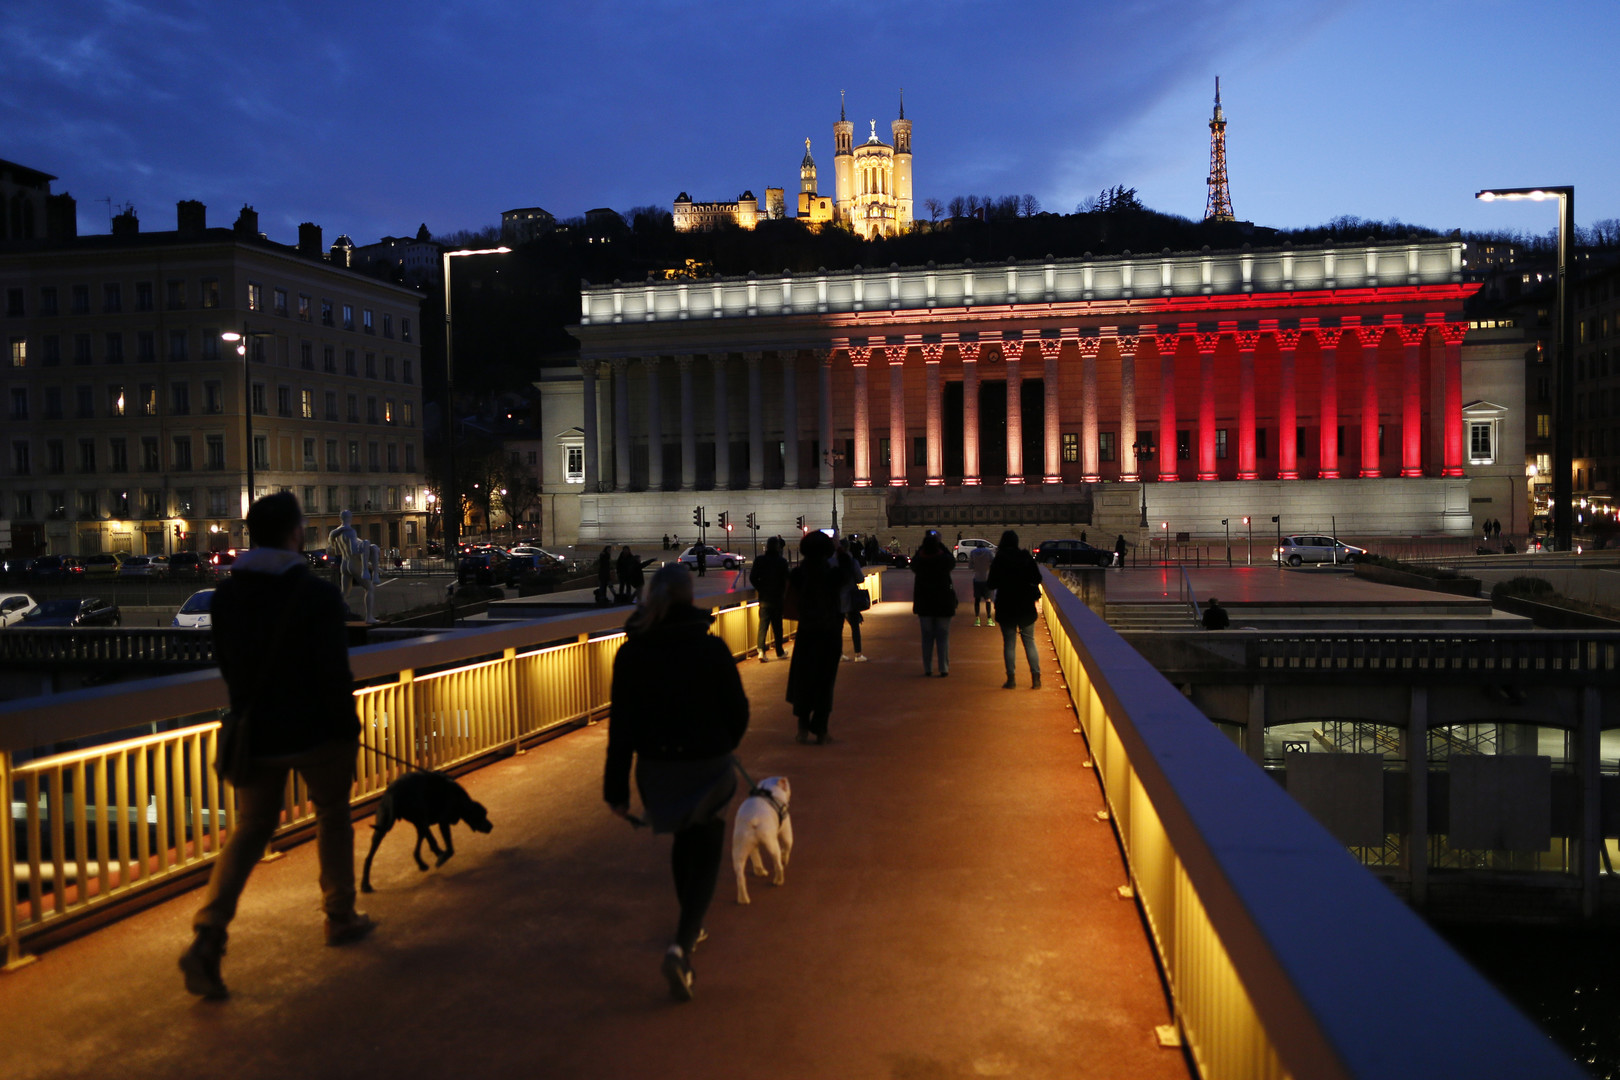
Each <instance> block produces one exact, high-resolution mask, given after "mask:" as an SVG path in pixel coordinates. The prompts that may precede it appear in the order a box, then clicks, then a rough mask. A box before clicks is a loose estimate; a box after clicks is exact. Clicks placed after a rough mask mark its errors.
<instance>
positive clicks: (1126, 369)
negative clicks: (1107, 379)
mask: <svg viewBox="0 0 1620 1080" xmlns="http://www.w3.org/2000/svg"><path fill="white" fill-rule="evenodd" d="M1138 340H1139V339H1138V338H1137V336H1136V335H1135V334H1124V335H1120V336H1118V337H1115V338H1114V345H1115V347H1116V348H1117V349H1119V478H1120V479H1121V480H1123V481H1126V482H1127V483H1135V482H1136V481H1138V480H1140V479H1141V465H1140V463H1138V462H1137V460H1136V343H1137V341H1138Z"/></svg>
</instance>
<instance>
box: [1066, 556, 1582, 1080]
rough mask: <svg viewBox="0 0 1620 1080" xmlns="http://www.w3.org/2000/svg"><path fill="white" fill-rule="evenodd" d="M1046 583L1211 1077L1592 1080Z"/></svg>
mask: <svg viewBox="0 0 1620 1080" xmlns="http://www.w3.org/2000/svg"><path fill="white" fill-rule="evenodd" d="M1042 575H1043V578H1044V581H1045V587H1044V590H1043V591H1044V594H1045V600H1046V613H1047V623H1048V626H1049V627H1050V628H1051V632H1052V640H1053V644H1054V646H1055V648H1056V651H1057V656H1058V665H1059V667H1060V669H1061V670H1062V672H1063V675H1064V677H1065V680H1066V682H1067V685H1068V688H1069V693H1070V695H1071V697H1072V698H1073V701H1074V705H1075V711H1076V713H1077V715H1078V718H1079V726H1080V729H1081V731H1082V732H1083V733H1084V734H1085V737H1086V740H1087V743H1088V744H1089V747H1090V750H1091V757H1092V761H1093V764H1094V766H1095V768H1096V770H1097V775H1098V778H1099V779H1100V780H1101V782H1102V787H1103V792H1104V796H1105V799H1106V802H1107V806H1108V812H1109V814H1110V816H1111V817H1112V820H1113V823H1114V827H1115V829H1116V831H1117V833H1118V836H1119V841H1120V845H1121V847H1122V848H1123V850H1124V853H1125V858H1126V864H1127V867H1128V873H1129V876H1130V885H1131V888H1132V889H1133V890H1134V893H1135V897H1136V899H1137V901H1138V903H1139V904H1140V905H1141V908H1142V911H1143V914H1144V915H1145V917H1146V922H1147V925H1148V927H1149V932H1150V936H1151V937H1152V939H1153V943H1154V946H1155V949H1156V950H1157V952H1158V956H1159V961H1160V964H1161V966H1162V968H1163V970H1164V973H1165V978H1166V981H1167V983H1168V985H1169V988H1170V992H1171V997H1172V1000H1173V1003H1174V1010H1175V1017H1176V1021H1177V1024H1178V1026H1179V1028H1180V1030H1181V1035H1182V1037H1183V1039H1184V1040H1185V1042H1186V1045H1187V1046H1188V1048H1189V1049H1190V1051H1191V1053H1192V1056H1193V1059H1194V1060H1195V1061H1196V1063H1197V1066H1198V1070H1199V1074H1200V1075H1201V1076H1203V1077H1205V1078H1206V1080H1228V1078H1231V1080H1236V1078H1244V1080H1249V1078H1263V1080H1271V1078H1278V1080H1280V1078H1283V1077H1334V1078H1348V1077H1357V1078H1365V1080H1372V1078H1375V1077H1388V1076H1425V1077H1468V1078H1471V1080H1477V1078H1479V1077H1503V1078H1506V1077H1525V1076H1536V1077H1570V1078H1574V1077H1578V1076H1580V1075H1581V1074H1580V1072H1579V1071H1578V1070H1577V1069H1576V1067H1575V1066H1574V1064H1573V1063H1572V1062H1570V1061H1569V1060H1568V1059H1566V1058H1565V1057H1564V1056H1563V1055H1562V1054H1561V1053H1560V1052H1559V1051H1558V1050H1557V1048H1556V1047H1554V1046H1553V1044H1552V1043H1551V1042H1550V1041H1549V1040H1548V1039H1547V1038H1546V1037H1545V1036H1544V1035H1542V1034H1541V1033H1540V1032H1538V1031H1537V1030H1536V1028H1535V1027H1534V1025H1533V1024H1531V1022H1530V1021H1529V1020H1527V1019H1526V1018H1525V1017H1523V1016H1522V1015H1521V1014H1519V1013H1518V1012H1517V1011H1516V1010H1515V1009H1514V1008H1513V1006H1512V1005H1511V1004H1509V1003H1508V1002H1507V1001H1506V999H1504V998H1503V997H1502V996H1501V994H1500V993H1498V992H1497V991H1496V990H1495V989H1494V988H1493V987H1491V986H1490V985H1489V984H1488V983H1486V981H1485V980H1484V979H1482V978H1481V977H1480V976H1479V975H1478V974H1476V973H1475V972H1474V971H1473V970H1472V969H1471V968H1469V967H1468V965H1467V964H1466V963H1465V962H1464V961H1463V960H1462V959H1461V958H1460V957H1459V956H1458V955H1457V954H1456V953H1455V952H1454V951H1453V950H1452V949H1451V948H1450V947H1449V946H1447V945H1446V944H1445V943H1444V942H1443V941H1441V940H1440V938H1439V937H1438V936H1437V935H1436V934H1435V933H1434V932H1433V931H1432V930H1430V929H1429V928H1428V927H1427V926H1426V925H1424V923H1423V922H1422V921H1421V920H1420V919H1419V918H1418V917H1417V916H1416V915H1415V914H1413V913H1412V912H1411V911H1410V910H1409V909H1408V908H1407V907H1406V906H1405V905H1404V904H1402V903H1401V902H1400V901H1399V900H1398V899H1397V898H1396V897H1395V896H1394V895H1393V894H1391V893H1390V892H1389V890H1388V889H1387V888H1386V887H1385V886H1384V885H1383V884H1381V883H1380V882H1379V881H1378V880H1377V879H1376V878H1375V877H1374V876H1373V875H1372V874H1370V873H1368V872H1367V871H1366V870H1364V869H1363V868H1362V867H1361V866H1360V865H1359V864H1357V862H1356V861H1355V860H1354V858H1352V857H1351V855H1350V854H1349V853H1348V852H1347V851H1346V850H1345V849H1344V846H1343V845H1342V844H1340V843H1339V842H1338V841H1336V840H1335V839H1334V838H1333V837H1332V836H1331V835H1330V834H1329V833H1328V832H1327V831H1326V830H1325V829H1323V828H1322V827H1321V826H1320V825H1319V824H1318V823H1317V822H1316V821H1315V820H1314V819H1313V818H1311V816H1310V815H1309V814H1308V813H1307V812H1306V811H1305V810H1304V809H1303V808H1302V807H1300V806H1299V804H1298V803H1296V802H1294V801H1293V799H1291V798H1290V797H1289V796H1288V794H1287V792H1285V791H1283V790H1282V788H1281V787H1279V786H1278V785H1277V784H1276V783H1275V782H1274V781H1272V780H1271V779H1270V778H1268V777H1267V776H1266V775H1265V774H1264V773H1263V772H1262V771H1261V770H1260V769H1259V768H1258V767H1256V766H1255V765H1254V764H1253V763H1252V762H1250V761H1249V760H1248V759H1247V758H1246V757H1244V755H1243V753H1242V751H1241V750H1239V749H1238V748H1237V747H1236V746H1235V745H1233V743H1232V742H1231V741H1230V740H1228V739H1227V738H1226V737H1225V736H1224V735H1222V734H1221V733H1220V732H1219V730H1218V729H1217V728H1216V726H1215V725H1214V724H1212V723H1211V722H1210V721H1209V720H1208V719H1207V718H1206V717H1205V716H1204V715H1203V714H1202V713H1200V712H1199V711H1198V710H1197V709H1196V708H1195V707H1194V706H1193V705H1192V703H1191V702H1190V701H1188V700H1187V698H1186V697H1185V696H1184V695H1183V694H1182V693H1181V692H1180V691H1179V690H1177V689H1176V687H1175V686H1173V685H1172V684H1171V683H1170V682H1168V681H1167V680H1166V679H1165V678H1164V677H1163V676H1162V675H1160V674H1159V672H1158V671H1157V670H1155V669H1154V668H1153V666H1152V665H1151V664H1149V663H1148V661H1147V660H1146V659H1144V658H1143V657H1142V656H1141V655H1140V654H1138V653H1137V652H1136V651H1135V650H1134V649H1132V648H1131V647H1130V646H1129V645H1128V644H1127V643H1126V642H1125V641H1124V639H1123V638H1121V637H1120V636H1119V635H1118V634H1116V633H1115V632H1114V631H1113V630H1112V629H1111V628H1109V627H1108V625H1107V624H1106V623H1104V622H1103V621H1102V619H1100V618H1099V617H1098V616H1097V615H1096V614H1095V613H1093V612H1092V611H1091V610H1090V609H1089V608H1087V607H1086V606H1085V604H1084V603H1082V602H1081V601H1080V599H1079V598H1078V597H1076V596H1075V595H1074V594H1073V593H1072V592H1071V591H1070V590H1069V589H1068V588H1066V587H1065V586H1064V585H1063V584H1062V582H1061V581H1060V580H1059V579H1058V578H1057V577H1055V576H1054V575H1053V574H1052V573H1051V572H1050V571H1044V570H1043V572H1042Z"/></svg>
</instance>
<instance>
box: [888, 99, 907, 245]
mask: <svg viewBox="0 0 1620 1080" xmlns="http://www.w3.org/2000/svg"><path fill="white" fill-rule="evenodd" d="M889 127H890V130H892V131H893V132H894V199H895V225H896V226H897V227H898V229H899V231H900V232H902V233H903V232H908V231H909V230H910V229H911V121H910V120H907V119H906V91H905V89H904V88H903V87H902V88H901V90H900V119H898V120H896V121H894V123H892V124H890V125H889Z"/></svg>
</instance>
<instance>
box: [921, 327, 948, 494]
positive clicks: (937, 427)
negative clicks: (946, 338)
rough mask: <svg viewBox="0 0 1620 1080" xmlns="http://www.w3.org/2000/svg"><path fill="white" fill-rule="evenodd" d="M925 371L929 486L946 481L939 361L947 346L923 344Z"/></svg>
mask: <svg viewBox="0 0 1620 1080" xmlns="http://www.w3.org/2000/svg"><path fill="white" fill-rule="evenodd" d="M921 348H922V355H923V371H924V373H925V375H926V390H927V393H928V405H927V410H928V417H927V420H928V480H927V483H928V486H929V487H940V486H942V485H943V484H944V483H945V400H944V397H943V391H942V390H941V388H940V382H939V361H940V358H941V357H942V356H944V355H945V346H943V345H940V344H937V343H934V342H929V343H927V344H925V345H923V346H921Z"/></svg>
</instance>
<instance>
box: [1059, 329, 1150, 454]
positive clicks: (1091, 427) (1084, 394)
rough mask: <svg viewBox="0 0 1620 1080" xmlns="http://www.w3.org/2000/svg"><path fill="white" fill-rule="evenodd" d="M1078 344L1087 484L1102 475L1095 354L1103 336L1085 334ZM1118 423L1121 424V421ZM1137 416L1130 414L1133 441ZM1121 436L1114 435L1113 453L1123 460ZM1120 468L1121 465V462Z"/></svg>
mask: <svg viewBox="0 0 1620 1080" xmlns="http://www.w3.org/2000/svg"><path fill="white" fill-rule="evenodd" d="M1076 344H1078V345H1079V347H1080V479H1081V480H1082V481H1084V482H1085V483H1087V484H1095V483H1097V482H1099V481H1100V480H1101V479H1102V468H1101V465H1100V463H1099V457H1098V448H1097V354H1098V353H1099V352H1101V351H1102V338H1096V337H1085V338H1080V339H1079V341H1078V342H1077V343H1076ZM1120 426H1121V427H1123V426H1124V424H1123V421H1122V422H1121V425H1120ZM1135 427H1136V417H1135V416H1134V415H1133V416H1132V417H1131V428H1132V429H1133V430H1132V432H1131V441H1132V442H1135V441H1136V432H1135V430H1134V429H1135ZM1122 438H1124V433H1123V432H1121V433H1120V434H1119V435H1116V436H1115V443H1114V456H1115V457H1116V458H1119V460H1120V461H1121V462H1123V461H1124V458H1123V456H1122V455H1123V453H1124V451H1123V450H1121V449H1120V446H1119V441H1118V440H1120V439H1122ZM1062 461H1063V458H1062V452H1061V447H1060V448H1059V455H1058V469H1059V471H1060V472H1061V471H1062V468H1063V464H1062ZM1122 468H1123V466H1122Z"/></svg>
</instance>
